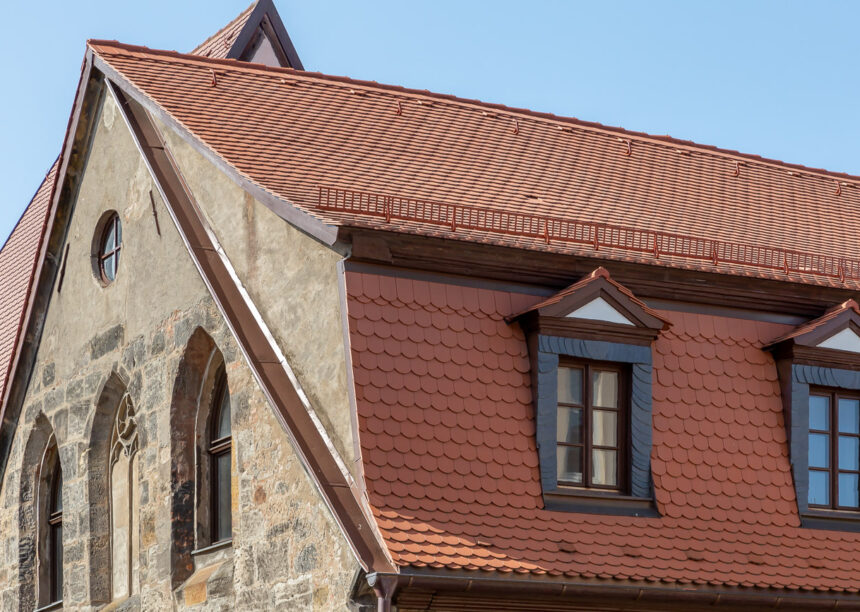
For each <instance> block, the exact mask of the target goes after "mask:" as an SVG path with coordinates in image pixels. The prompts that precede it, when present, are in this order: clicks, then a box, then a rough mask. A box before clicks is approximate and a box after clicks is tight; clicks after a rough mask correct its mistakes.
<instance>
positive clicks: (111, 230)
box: [96, 212, 122, 285]
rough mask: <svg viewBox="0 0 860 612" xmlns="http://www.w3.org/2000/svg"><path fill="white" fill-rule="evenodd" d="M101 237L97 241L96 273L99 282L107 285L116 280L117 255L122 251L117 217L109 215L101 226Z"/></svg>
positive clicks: (112, 214)
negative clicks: (99, 278)
mask: <svg viewBox="0 0 860 612" xmlns="http://www.w3.org/2000/svg"><path fill="white" fill-rule="evenodd" d="M99 225H101V226H102V228H101V236H100V238H99V241H98V251H97V253H96V257H97V258H98V273H99V276H100V277H101V281H102V282H103V283H104V284H105V285H109V284H110V283H112V282H113V281H114V279H116V273H117V270H119V255H120V251H122V223H121V222H120V220H119V215H118V214H116V213H115V212H112V213H109V215H108V216H107V219H105V221H104V222H103V223H102V224H99Z"/></svg>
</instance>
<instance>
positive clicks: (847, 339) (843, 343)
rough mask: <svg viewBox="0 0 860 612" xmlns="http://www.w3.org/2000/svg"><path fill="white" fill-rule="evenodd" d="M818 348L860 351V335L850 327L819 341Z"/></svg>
mask: <svg viewBox="0 0 860 612" xmlns="http://www.w3.org/2000/svg"><path fill="white" fill-rule="evenodd" d="M818 348H829V349H836V350H839V351H851V352H852V353H860V336H858V335H857V332H856V331H854V329H852V328H850V327H846V328H845V329H843V330H842V331H839V332H836V333H835V334H833V335H832V336H830V337H829V338H827V339H826V340H822V341H821V342H819V343H818Z"/></svg>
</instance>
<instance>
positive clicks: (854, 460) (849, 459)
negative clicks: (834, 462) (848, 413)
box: [839, 436, 860, 497]
mask: <svg viewBox="0 0 860 612" xmlns="http://www.w3.org/2000/svg"><path fill="white" fill-rule="evenodd" d="M839 469H840V470H860V438H854V437H852V436H839ZM840 487H841V485H840ZM839 496H840V497H842V492H841V491H840V493H839Z"/></svg>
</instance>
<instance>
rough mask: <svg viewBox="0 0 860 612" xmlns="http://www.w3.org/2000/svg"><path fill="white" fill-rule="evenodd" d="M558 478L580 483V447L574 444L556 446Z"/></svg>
mask: <svg viewBox="0 0 860 612" xmlns="http://www.w3.org/2000/svg"><path fill="white" fill-rule="evenodd" d="M557 461H558V480H559V482H561V481H564V482H569V483H572V484H577V485H580V484H582V448H581V447H576V446H573V447H571V446H559V447H558V459H557Z"/></svg>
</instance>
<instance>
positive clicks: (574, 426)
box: [556, 406, 582, 444]
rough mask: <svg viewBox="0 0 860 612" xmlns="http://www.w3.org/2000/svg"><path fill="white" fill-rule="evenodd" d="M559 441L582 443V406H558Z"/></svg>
mask: <svg viewBox="0 0 860 612" xmlns="http://www.w3.org/2000/svg"><path fill="white" fill-rule="evenodd" d="M557 427H558V429H557V433H556V437H557V438H558V442H574V443H577V444H581V443H582V408H568V407H567V406H559V407H558V420H557Z"/></svg>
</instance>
